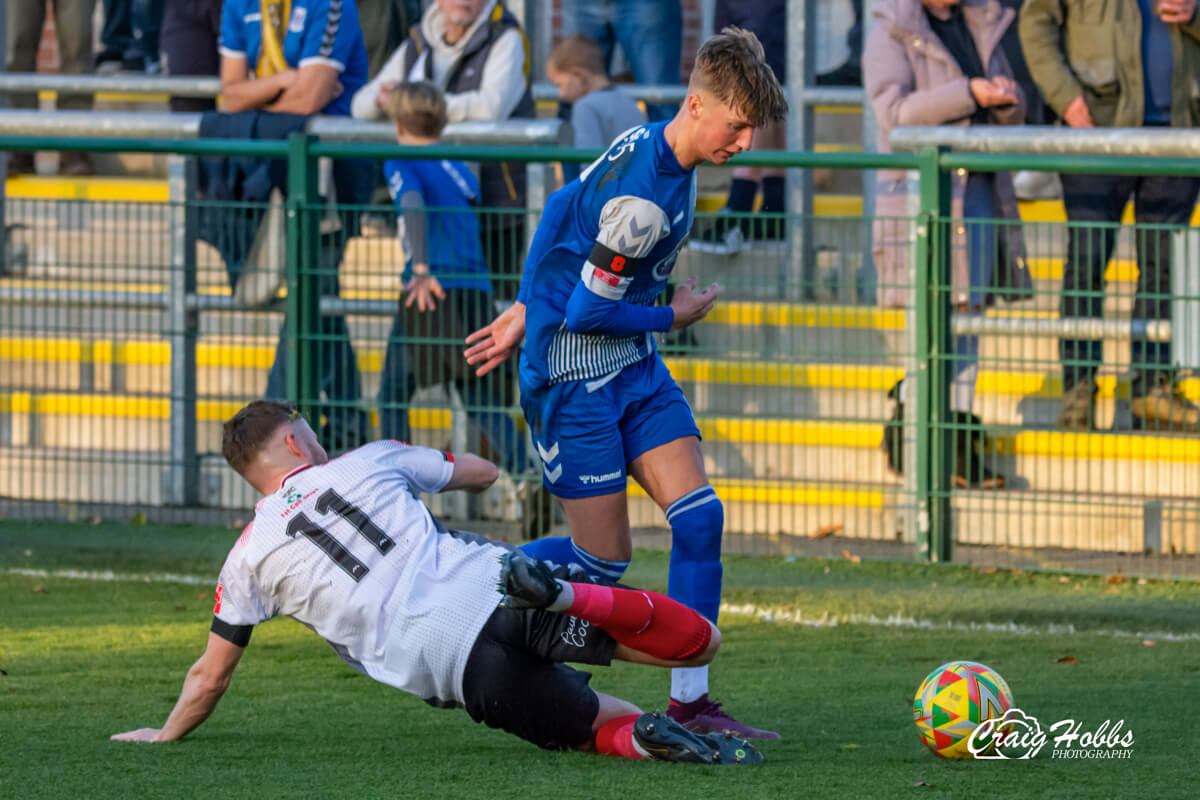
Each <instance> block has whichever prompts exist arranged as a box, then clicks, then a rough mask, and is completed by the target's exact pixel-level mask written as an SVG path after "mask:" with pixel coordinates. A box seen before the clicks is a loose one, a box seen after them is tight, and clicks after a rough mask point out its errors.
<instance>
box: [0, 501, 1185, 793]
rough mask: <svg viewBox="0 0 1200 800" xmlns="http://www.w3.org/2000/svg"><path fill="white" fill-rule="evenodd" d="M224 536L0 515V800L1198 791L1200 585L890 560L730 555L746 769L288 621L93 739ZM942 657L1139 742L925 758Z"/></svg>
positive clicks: (175, 654) (192, 639) (724, 666)
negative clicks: (518, 703) (686, 760)
mask: <svg viewBox="0 0 1200 800" xmlns="http://www.w3.org/2000/svg"><path fill="white" fill-rule="evenodd" d="M237 534H238V532H237V531H234V530H229V529H211V528H189V527H169V526H162V527H158V526H145V525H128V526H127V525H111V524H101V525H86V524H48V523H44V522H39V523H20V522H15V521H7V522H2V523H0V671H2V672H0V797H2V798H20V799H21V800H24V798H37V797H54V798H77V797H120V798H134V797H164V798H166V797H288V798H298V797H347V798H370V797H412V798H424V797H453V798H462V799H463V800H466V799H467V798H489V799H490V798H513V800H517V799H521V800H524V799H525V798H556V799H557V798H573V797H587V798H591V797H596V798H604V797H618V796H627V797H630V798H654V800H658V799H659V798H662V799H663V800H675V799H676V798H680V799H681V798H710V797H711V798H730V799H731V800H749V799H750V798H791V797H813V798H834V797H838V798H840V797H847V798H872V800H883V799H884V798H892V797H925V796H934V795H936V796H939V797H954V798H975V797H978V798H1008V797H1012V798H1027V797H1062V798H1092V797H1094V798H1125V797H1147V798H1155V800H1158V798H1167V797H1180V798H1183V797H1195V796H1196V789H1195V785H1194V775H1195V768H1196V767H1195V764H1196V754H1195V753H1196V747H1197V734H1198V733H1200V723H1198V722H1197V711H1198V710H1200V705H1198V703H1200V701H1198V700H1197V697H1198V691H1197V690H1200V585H1197V584H1195V583H1165V582H1162V583H1160V582H1148V583H1141V582H1138V581H1125V582H1121V583H1110V582H1107V581H1106V580H1105V579H1103V578H1077V577H1073V576H1060V575H1054V574H1019V573H1017V574H1014V573H1005V572H998V573H984V572H982V571H975V570H971V569H970V568H966V567H948V566H946V567H934V566H927V565H920V564H900V563H867V562H864V563H850V562H848V561H819V560H798V561H792V562H788V561H783V560H773V559H757V558H737V557H732V558H729V559H727V562H726V577H725V603H726V611H725V612H724V614H723V617H722V620H721V622H722V625H721V627H722V630H723V633H724V635H725V639H724V642H725V644H724V647H723V649H722V651H721V654H720V655H719V656H718V658H717V660H716V662H714V664H713V667H712V681H713V690H714V695H715V696H717V697H718V699H720V700H722V701H724V702H725V703H726V704H727V706H728V707H729V709H730V710H731V711H733V712H734V713H735V715H738V716H741V717H743V718H744V719H745V720H746V721H748V722H750V723H752V724H755V725H761V726H765V727H769V728H774V729H776V730H778V731H780V732H781V733H782V735H783V738H782V739H781V740H779V741H775V742H765V743H763V747H762V749H763V751H764V753H765V755H766V763H765V764H763V766H761V767H759V768H756V769H748V768H734V767H724V768H715V767H703V768H701V767H687V766H681V765H671V764H653V763H645V762H629V761H623V760H619V759H614V758H606V757H602V756H595V755H586V754H580V753H546V752H542V751H539V750H537V749H536V748H534V747H532V746H531V745H528V744H526V743H524V742H522V741H520V740H518V739H516V738H513V737H510V736H508V735H506V734H504V733H501V732H499V731H494V730H490V729H486V728H484V727H482V726H478V725H475V724H473V723H472V722H471V721H470V719H469V718H468V717H467V716H466V714H464V713H462V712H461V711H438V710H434V709H431V708H428V707H427V706H425V705H424V704H423V703H421V702H420V701H419V700H417V699H416V698H413V697H409V696H408V695H405V694H403V693H401V692H398V691H396V690H394V689H390V688H388V687H385V686H382V685H380V684H376V683H374V682H373V681H371V680H370V679H368V678H365V677H363V676H361V675H359V674H358V673H356V672H354V671H353V670H351V669H350V668H349V667H347V666H345V665H344V664H343V663H342V662H341V661H340V660H338V658H337V657H336V656H335V655H334V654H333V653H332V651H331V650H330V649H329V648H328V647H327V646H326V645H325V644H324V643H323V642H321V641H320V640H319V639H318V638H317V637H316V636H314V635H313V634H312V633H310V632H309V631H307V630H306V629H304V628H302V627H301V626H300V625H297V624H296V623H294V622H291V621H289V620H274V621H272V622H269V623H267V624H265V625H263V626H261V629H260V630H259V631H257V632H256V633H255V636H254V640H253V642H252V643H251V645H250V648H249V649H248V651H247V653H246V656H245V657H244V658H243V659H242V663H241V666H240V667H239V668H238V671H237V673H236V674H235V676H234V682H233V685H232V687H231V688H230V690H229V692H228V693H227V694H226V696H225V698H224V700H223V701H222V702H221V704H220V706H218V708H217V710H216V712H215V713H214V714H213V716H212V717H211V718H210V719H209V720H208V722H206V723H205V724H204V725H202V726H201V727H200V728H199V729H198V730H196V731H195V732H193V734H192V735H191V736H190V737H189V738H188V739H187V740H185V741H184V742H182V743H176V744H165V745H137V744H128V743H117V742H110V741H109V740H108V737H109V735H110V734H113V733H117V732H120V731H124V730H129V729H132V728H136V727H143V726H151V727H159V726H160V725H161V724H162V722H163V720H164V719H165V718H166V715H167V713H168V712H169V711H170V709H171V706H172V704H173V703H174V701H175V699H176V697H177V696H178V692H179V688H180V685H181V682H182V679H183V675H184V673H185V671H186V670H187V668H188V667H189V666H190V665H191V663H192V661H193V660H194V659H195V658H196V656H198V655H199V653H200V652H201V650H202V649H203V646H204V642H205V638H206V635H207V630H208V625H209V621H210V619H211V609H212V586H213V583H214V582H215V576H216V573H217V569H218V568H219V566H220V563H221V561H222V560H223V558H224V555H225V553H226V552H227V550H228V548H229V547H230V546H231V545H232V543H233V541H234V539H236V537H237ZM106 573H115V576H113V575H110V576H109V577H110V578H111V577H115V579H109V580H100V579H99V578H100V577H101V576H102V575H104V574H106ZM168 574H169V575H168ZM170 576H174V577H170ZM188 578H198V579H200V580H199V581H196V582H187V581H186V579H188ZM627 580H628V581H629V582H631V583H635V584H639V585H643V586H647V587H650V588H657V589H662V588H663V587H664V586H665V580H666V556H665V554H663V553H657V552H638V553H637V555H636V556H635V558H634V566H633V568H632V569H631V570H630V573H629V575H628V577H627ZM835 623H836V624H835ZM1148 641H1149V642H1152V644H1148V643H1147V642H1148ZM959 658H962V659H971V660H976V661H982V662H984V663H986V664H988V665H990V666H992V667H993V668H995V669H996V670H997V671H998V672H999V673H1000V674H1001V675H1003V676H1004V677H1005V678H1006V679H1007V681H1008V683H1009V685H1010V686H1011V687H1012V690H1013V693H1014V696H1015V699H1016V705H1017V706H1018V707H1019V708H1021V709H1023V710H1025V711H1026V712H1027V713H1030V714H1033V715H1035V716H1037V717H1038V718H1039V719H1040V720H1042V721H1043V723H1049V722H1052V721H1057V720H1060V719H1064V718H1073V719H1077V720H1080V721H1082V722H1083V723H1084V725H1085V729H1093V728H1095V727H1096V726H1098V725H1099V723H1101V722H1103V721H1104V720H1106V719H1109V720H1112V721H1114V722H1115V721H1116V720H1124V722H1125V727H1126V728H1128V729H1131V730H1132V731H1133V734H1134V737H1135V743H1134V746H1133V753H1132V754H1131V756H1130V758H1128V759H1122V760H1119V761H1118V760H1105V761H1096V760H1088V761H1074V760H1073V761H1063V760H1060V759H1052V758H1050V753H1049V750H1050V746H1049V745H1048V746H1047V748H1046V750H1044V751H1043V753H1042V754H1041V756H1040V757H1039V758H1037V759H1035V760H1033V761H1021V762H946V761H941V760H939V759H937V758H935V757H934V756H933V755H932V754H931V753H929V752H927V751H926V750H925V749H924V748H923V747H922V746H921V744H920V743H919V740H918V737H917V733H916V729H915V727H914V726H913V723H912V718H911V708H912V695H913V692H914V691H915V690H916V688H917V685H918V683H919V682H920V681H921V679H922V678H923V677H924V676H925V674H926V673H927V672H928V671H929V670H931V669H932V668H934V667H936V666H937V665H939V664H941V663H943V662H945V661H949V660H953V659H959ZM1067 658H1069V659H1074V660H1076V661H1077V663H1071V662H1069V661H1062V662H1060V659H1067ZM593 685H594V686H596V688H598V689H600V690H602V691H607V692H610V693H612V694H616V695H619V696H622V697H625V698H627V699H630V700H632V701H633V702H636V703H638V704H639V705H641V706H643V707H644V708H647V709H651V708H654V707H656V706H662V705H664V704H665V702H666V696H667V687H668V676H667V674H666V672H665V671H660V670H654V669H650V668H646V667H636V666H632V665H617V666H615V667H613V668H611V669H599V670H596V676H595V678H594V679H593Z"/></svg>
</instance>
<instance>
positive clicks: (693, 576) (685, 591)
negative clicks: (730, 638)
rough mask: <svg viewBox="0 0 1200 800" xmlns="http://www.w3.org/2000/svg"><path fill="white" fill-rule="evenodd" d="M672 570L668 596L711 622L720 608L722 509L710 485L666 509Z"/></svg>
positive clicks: (680, 499)
mask: <svg viewBox="0 0 1200 800" xmlns="http://www.w3.org/2000/svg"><path fill="white" fill-rule="evenodd" d="M667 522H669V523H670V524H671V568H670V572H669V573H668V576H667V595H668V596H669V597H671V598H672V599H674V600H678V601H679V602H681V603H683V604H684V605H686V606H688V607H689V608H694V609H695V610H696V611H699V612H700V613H701V614H703V615H704V616H705V617H707V618H708V619H709V620H711V621H712V622H714V623H715V622H716V621H717V613H718V612H719V611H720V608H721V574H722V568H721V531H722V530H723V529H724V527H725V508H724V506H722V505H721V499H720V498H719V497H717V493H716V491H714V490H713V488H712V486H711V485H705V486H701V487H700V488H699V489H696V490H694V491H691V492H688V493H687V494H685V495H684V496H683V497H681V498H679V499H678V500H676V501H675V502H674V503H672V504H671V505H670V506H669V507H668V508H667Z"/></svg>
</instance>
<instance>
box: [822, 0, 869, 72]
mask: <svg viewBox="0 0 1200 800" xmlns="http://www.w3.org/2000/svg"><path fill="white" fill-rule="evenodd" d="M850 8H851V10H852V11H853V13H854V24H853V25H851V26H850V30H848V31H846V49H847V50H848V51H849V52H848V53H847V54H846V60H845V61H843V62H842V63H841V64H840V65H839V66H837V67H836V68H834V69H831V70H830V71H829V72H822V73H821V74H819V75H817V76H816V84H817V86H862V42H863V30H862V29H863V24H862V20H863V0H850Z"/></svg>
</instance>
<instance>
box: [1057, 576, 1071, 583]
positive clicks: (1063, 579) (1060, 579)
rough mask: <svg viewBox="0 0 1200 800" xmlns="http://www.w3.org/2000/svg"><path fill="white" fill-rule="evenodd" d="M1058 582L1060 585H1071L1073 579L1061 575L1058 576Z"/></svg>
mask: <svg viewBox="0 0 1200 800" xmlns="http://www.w3.org/2000/svg"><path fill="white" fill-rule="evenodd" d="M1058 582H1059V583H1070V582H1071V579H1070V578H1068V577H1067V576H1066V575H1059V576H1058Z"/></svg>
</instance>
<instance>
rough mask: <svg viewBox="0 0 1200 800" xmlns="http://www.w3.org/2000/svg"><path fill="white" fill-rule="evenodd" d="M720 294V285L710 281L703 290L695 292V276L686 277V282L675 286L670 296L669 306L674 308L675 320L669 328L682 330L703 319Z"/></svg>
mask: <svg viewBox="0 0 1200 800" xmlns="http://www.w3.org/2000/svg"><path fill="white" fill-rule="evenodd" d="M720 296H721V287H720V286H719V285H717V284H715V283H710V284H709V285H708V286H707V287H706V288H705V289H704V291H702V292H697V291H696V278H695V277H691V278H688V279H687V281H686V282H684V283H681V284H680V285H679V286H676V287H675V295H674V297H672V298H671V308H673V309H674V310H675V322H674V323H673V324H672V325H671V330H673V331H678V330H682V329H683V328H686V327H688V326H690V325H695V324H696V323H697V322H699V321H700V320H702V319H704V318H705V317H706V316H708V312H709V311H712V307H713V303H715V302H717V298H718V297H720Z"/></svg>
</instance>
